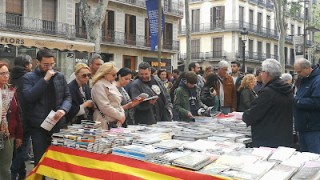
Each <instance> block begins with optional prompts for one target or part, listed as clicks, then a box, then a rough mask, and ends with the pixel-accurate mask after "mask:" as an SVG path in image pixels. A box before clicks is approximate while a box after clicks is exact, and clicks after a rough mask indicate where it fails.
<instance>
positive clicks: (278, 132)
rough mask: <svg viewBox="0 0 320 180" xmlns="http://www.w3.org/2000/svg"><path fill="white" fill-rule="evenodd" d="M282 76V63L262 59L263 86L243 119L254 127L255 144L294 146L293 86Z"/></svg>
mask: <svg viewBox="0 0 320 180" xmlns="http://www.w3.org/2000/svg"><path fill="white" fill-rule="evenodd" d="M280 76H281V65H280V63H279V62H278V61H277V60H275V59H267V60H265V61H263V62H262V70H261V79H262V83H263V88H262V89H261V90H260V94H259V96H258V97H257V98H256V99H255V100H253V102H252V103H251V105H250V108H249V109H248V110H246V111H245V112H244V113H243V116H242V120H243V121H244V122H245V123H246V124H247V126H251V133H252V146H253V147H260V146H267V147H272V148H277V147H279V146H286V147H292V146H293V115H292V110H293V108H292V106H293V94H292V88H291V86H290V85H289V84H287V83H285V82H284V81H283V80H282V79H280Z"/></svg>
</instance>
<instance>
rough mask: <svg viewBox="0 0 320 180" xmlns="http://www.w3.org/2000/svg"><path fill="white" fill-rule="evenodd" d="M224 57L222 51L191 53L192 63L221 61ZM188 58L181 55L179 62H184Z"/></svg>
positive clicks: (185, 55)
mask: <svg viewBox="0 0 320 180" xmlns="http://www.w3.org/2000/svg"><path fill="white" fill-rule="evenodd" d="M223 57H224V53H223V52H222V51H210V52H196V53H191V60H192V61H204V60H206V61H208V60H214V59H219V60H220V59H221V58H223ZM186 58H187V54H186V53H183V54H179V60H180V61H184V60H186Z"/></svg>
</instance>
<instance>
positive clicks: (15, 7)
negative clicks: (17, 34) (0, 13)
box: [6, 0, 23, 28]
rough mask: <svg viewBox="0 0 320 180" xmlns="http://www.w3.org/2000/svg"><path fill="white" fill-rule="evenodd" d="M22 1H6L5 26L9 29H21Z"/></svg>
mask: <svg viewBox="0 0 320 180" xmlns="http://www.w3.org/2000/svg"><path fill="white" fill-rule="evenodd" d="M22 14H23V1H22V0H6V24H7V26H8V27H11V28H21V27H22Z"/></svg>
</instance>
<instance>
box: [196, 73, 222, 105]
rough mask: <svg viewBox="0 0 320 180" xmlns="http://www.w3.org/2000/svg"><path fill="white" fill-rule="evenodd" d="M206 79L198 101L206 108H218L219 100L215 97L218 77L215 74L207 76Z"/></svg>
mask: <svg viewBox="0 0 320 180" xmlns="http://www.w3.org/2000/svg"><path fill="white" fill-rule="evenodd" d="M206 78H207V79H206V83H205V84H204V86H203V88H202V90H201V95H200V99H201V101H202V103H203V104H205V105H207V106H208V107H212V106H216V105H218V106H219V103H218V99H219V98H218V96H217V88H218V76H217V75H216V74H209V75H208V76H207V77H206ZM217 103H218V104H217Z"/></svg>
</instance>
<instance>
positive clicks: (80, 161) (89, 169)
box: [27, 146, 224, 180]
mask: <svg viewBox="0 0 320 180" xmlns="http://www.w3.org/2000/svg"><path fill="white" fill-rule="evenodd" d="M42 175H44V176H47V177H49V178H53V179H58V180H59V179H66V180H69V179H70V180H76V179H84V180H91V179H109V180H112V179H116V180H120V179H121V180H125V179H130V180H135V179H137V180H138V179H152V180H178V179H186V180H194V179H201V180H222V179H224V178H221V177H215V176H210V175H205V174H200V173H195V172H192V171H188V170H184V169H179V168H174V167H168V166H161V165H157V164H152V163H148V162H143V161H138V160H135V159H130V158H126V157H121V156H117V155H113V154H107V155H103V154H96V153H90V152H86V151H81V150H76V149H70V148H65V147H58V146H50V147H49V148H48V150H47V151H46V153H45V154H44V155H43V157H42V159H41V161H40V162H39V164H38V165H37V167H35V168H34V169H33V170H32V171H31V172H30V174H29V175H28V177H27V180H38V179H39V180H41V179H42Z"/></svg>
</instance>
